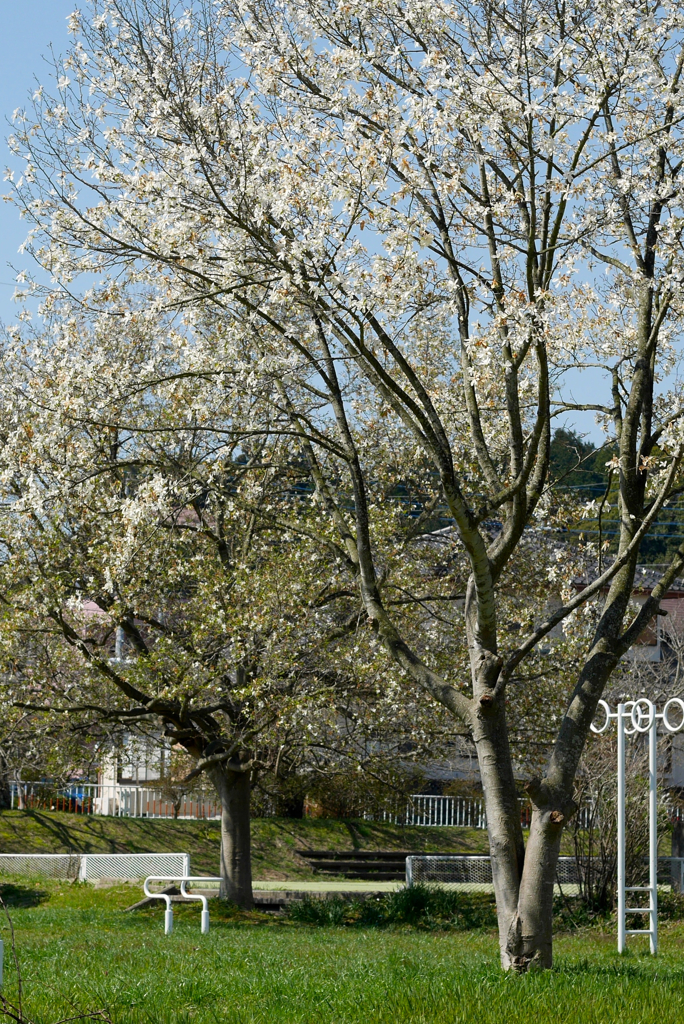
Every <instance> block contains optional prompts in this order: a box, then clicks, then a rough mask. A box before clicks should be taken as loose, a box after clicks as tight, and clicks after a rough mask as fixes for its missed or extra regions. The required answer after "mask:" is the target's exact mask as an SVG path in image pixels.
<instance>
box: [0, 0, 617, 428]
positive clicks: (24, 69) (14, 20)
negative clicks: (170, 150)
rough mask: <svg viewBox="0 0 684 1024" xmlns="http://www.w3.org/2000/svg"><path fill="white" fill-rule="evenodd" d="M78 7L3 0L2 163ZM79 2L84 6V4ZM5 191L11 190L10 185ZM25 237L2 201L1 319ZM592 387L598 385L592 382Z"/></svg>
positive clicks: (579, 378) (22, 259) (12, 309)
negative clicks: (16, 114)
mask: <svg viewBox="0 0 684 1024" xmlns="http://www.w3.org/2000/svg"><path fill="white" fill-rule="evenodd" d="M76 6H78V3H77V0H0V26H1V29H0V115H1V120H2V126H3V129H4V130H3V131H2V132H1V133H0V137H1V138H2V139H3V142H2V143H1V144H0V146H1V148H2V154H3V158H2V161H1V163H2V166H3V167H4V166H5V165H6V164H7V162H8V153H7V146H6V144H5V143H4V139H5V138H6V137H7V135H8V134H9V133H10V130H11V129H10V126H9V124H8V121H9V119H10V118H11V116H12V111H13V110H15V109H16V108H17V107H19V106H23V105H24V103H25V102H26V98H27V95H28V93H29V92H32V91H33V89H34V87H35V86H34V83H35V80H36V79H38V80H39V81H40V80H41V79H43V80H45V79H47V77H48V68H47V66H46V64H45V61H44V59H43V58H44V56H45V55H46V54H48V53H49V49H50V45H51V44H52V46H53V47H54V49H55V51H56V52H57V53H60V52H63V51H64V50H65V49H66V47H67V45H68V41H69V36H68V33H67V22H66V19H67V17H68V15H69V14H70V13H71V11H72V10H73V9H74V8H75V7H76ZM81 6H85V4H84V3H83V2H82V3H81ZM2 191H3V192H5V191H7V185H5V186H4V188H3V190H2ZM25 235H26V225H25V224H24V222H23V221H21V220H20V219H19V215H18V213H17V211H16V209H15V208H14V207H13V206H11V205H9V204H8V203H1V204H0V321H2V322H4V323H10V322H11V321H12V320H14V319H15V317H16V315H17V312H18V307H17V305H16V304H15V303H13V302H12V301H11V296H12V292H13V289H14V286H13V284H12V281H13V273H12V270H11V268H10V267H9V266H8V264H12V265H13V266H15V267H18V268H20V267H23V266H28V261H29V260H30V257H28V256H23V255H19V254H18V253H17V250H18V248H19V246H20V245H21V243H22V242H23V240H24V238H25ZM592 383H593V384H594V387H595V386H596V384H597V383H598V382H597V381H596V380H594V381H593V382H592ZM592 390H593V388H592V386H591V383H590V380H589V375H588V374H574V375H573V380H572V392H573V397H574V399H575V400H576V401H579V402H582V401H587V400H591V399H589V397H588V395H589V393H590V392H591V391H592ZM576 425H577V427H578V428H579V429H580V430H581V432H582V433H583V434H586V435H588V436H589V437H590V438H591V439H592V440H595V441H599V440H600V437H601V435H600V432H599V431H598V430H597V428H596V426H595V424H594V417H593V413H583V414H579V415H578V416H577V417H576Z"/></svg>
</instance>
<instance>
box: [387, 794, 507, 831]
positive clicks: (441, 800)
mask: <svg viewBox="0 0 684 1024" xmlns="http://www.w3.org/2000/svg"><path fill="white" fill-rule="evenodd" d="M406 824H407V825H451V826H460V827H461V828H486V827H487V815H486V813H485V806H484V800H477V799H473V798H471V797H461V796H424V795H422V794H420V793H417V794H415V795H414V796H412V797H411V798H410V800H409V802H408V805H407V807H406Z"/></svg>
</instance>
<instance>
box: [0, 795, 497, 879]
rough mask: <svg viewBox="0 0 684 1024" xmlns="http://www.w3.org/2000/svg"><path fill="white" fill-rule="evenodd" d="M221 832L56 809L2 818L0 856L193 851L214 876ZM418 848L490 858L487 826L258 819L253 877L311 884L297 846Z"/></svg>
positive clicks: (194, 824)
mask: <svg viewBox="0 0 684 1024" xmlns="http://www.w3.org/2000/svg"><path fill="white" fill-rule="evenodd" d="M220 844H221V835H220V829H219V823H218V822H217V821H191V820H187V821H173V820H171V819H164V818H156V819H155V818H108V817H100V816H99V815H79V814H63V813H59V812H51V811H3V812H1V813H0V853H68V852H72V851H74V852H78V853H119V852H120V853H165V852H179V853H190V854H191V856H192V869H193V871H200V872H206V873H209V874H216V873H217V872H218V870H219V849H220ZM305 848H309V849H315V850H353V849H358V850H393V849H394V850H415V851H416V853H421V852H423V853H487V852H488V849H487V833H486V832H485V831H483V830H481V829H466V828H420V827H417V826H401V825H388V824H384V823H380V822H372V821H335V820H331V819H326V818H313V819H310V818H305V819H302V820H299V819H296V818H256V819H254V820H253V822H252V855H253V872H254V877H255V878H257V879H264V880H269V879H272V880H276V879H285V878H293V879H294V878H300V879H313V878H314V877H316V876H315V875H314V874H313V872H312V871H311V869H310V867H309V866H308V864H307V863H306V861H304V860H303V859H302V858H301V857H298V856H297V854H296V852H295V851H296V850H297V849H305Z"/></svg>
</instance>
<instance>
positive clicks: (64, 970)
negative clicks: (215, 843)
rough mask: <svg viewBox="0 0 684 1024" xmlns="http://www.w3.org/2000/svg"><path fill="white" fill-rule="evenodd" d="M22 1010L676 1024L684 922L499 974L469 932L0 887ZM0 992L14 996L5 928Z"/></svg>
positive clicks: (156, 1017)
mask: <svg viewBox="0 0 684 1024" xmlns="http://www.w3.org/2000/svg"><path fill="white" fill-rule="evenodd" d="M3 889H4V898H5V899H6V901H7V902H8V904H9V905H10V912H11V915H12V920H13V922H14V927H15V932H16V940H17V953H18V958H19V962H20V965H21V971H22V979H23V984H24V990H25V997H24V1000H25V1012H26V1014H27V1016H28V1017H29V1018H30V1019H31V1020H33V1021H35V1022H36V1024H52V1022H53V1021H55V1020H56V1019H57V1018H58V1017H59V1016H60V1015H63V1016H66V1015H67V1014H69V1013H73V1012H74V1011H75V1010H76V1009H82V1010H85V1009H89V1010H95V1009H100V1008H105V1009H107V1010H108V1012H109V1013H110V1015H111V1018H112V1020H113V1021H114V1022H115V1024H148V1022H149V1024H219V1022H221V1024H222V1022H230V1024H471V1022H472V1024H518V1022H520V1024H522V1022H525V1024H529V1022H534V1024H547V1022H548V1024H551V1022H553V1024H564V1022H568V1024H569V1022H573V1024H575V1022H579V1024H610V1022H616V1024H617V1022H620V1024H681V1022H682V1021H684V925H682V924H680V923H667V924H664V925H663V928H662V950H663V951H662V955H661V956H659V957H658V958H651V957H649V956H648V955H646V953H645V944H644V943H643V942H642V941H641V940H636V939H633V940H631V941H632V947H631V952H630V953H628V954H627V955H626V956H623V957H618V955H617V954H616V952H615V936H614V929H613V927H612V926H611V927H610V928H609V929H607V930H606V931H605V933H601V932H600V931H599V930H597V929H592V930H590V931H586V932H583V933H581V934H573V935H569V934H564V935H561V936H560V937H559V938H558V941H557V944H556V968H555V969H554V971H552V972H548V973H546V974H543V975H536V976H534V975H531V976H528V977H523V978H515V977H505V976H503V975H502V974H501V972H500V971H499V969H498V967H497V962H496V956H497V953H496V940H495V937H494V935H493V934H491V933H489V932H482V931H479V932H478V931H471V932H456V931H428V930H423V931H420V930H415V929H410V928H408V927H402V928H398V927H394V928H384V929H382V928H368V927H366V928H360V927H346V928H345V927H338V928H333V927H327V928H316V927H313V926H307V925H302V924H296V923H294V922H292V921H288V920H283V919H277V918H276V919H274V918H270V917H267V916H266V915H258V914H253V915H245V914H242V915H238V914H235V913H231V912H230V910H229V909H225V908H220V907H218V906H215V905H214V906H212V908H211V916H212V927H211V932H210V934H209V935H207V936H201V935H200V933H199V912H198V910H197V909H196V908H194V907H187V908H186V907H183V908H180V909H179V910H178V911H175V917H176V922H175V928H174V933H173V935H171V936H164V934H163V930H162V908H161V905H160V906H159V907H155V908H153V909H151V910H145V911H141V912H135V913H131V914H125V913H123V912H122V909H123V907H125V906H127V905H128V904H130V903H132V902H133V901H134V900H135V898H136V897H137V895H138V893H139V887H138V886H135V885H124V886H118V887H114V888H109V889H104V888H103V889H97V888H92V887H90V886H86V885H69V884H64V883H56V882H37V881H25V882H15V883H14V884H13V885H11V884H9V883H5V885H4V886H3ZM2 937H3V938H4V939H5V942H6V957H5V963H6V967H5V989H4V991H5V993H6V995H7V996H8V997H10V998H13V997H14V996H15V994H16V972H15V970H14V967H13V966H12V964H11V957H10V956H9V949H8V946H7V943H8V938H9V935H8V931H7V927H6V926H5V927H3V929H2Z"/></svg>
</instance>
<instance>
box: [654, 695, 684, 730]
mask: <svg viewBox="0 0 684 1024" xmlns="http://www.w3.org/2000/svg"><path fill="white" fill-rule="evenodd" d="M670 704H676V705H677V706H678V708H679V710H680V712H681V716H682V720H681V722H680V723H679V725H671V724H670V720H669V718H668V717H667V709H668V708H669V706H670ZM660 717H661V718H662V720H663V725H664V726H665V728H666V729H667V731H668V732H679V731H680V730H681V729H683V728H684V700H682V699H681V697H670V699H669V700H668V701H667V703H666V704H665V707H664V708H663V713H662V715H661V716H660Z"/></svg>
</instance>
